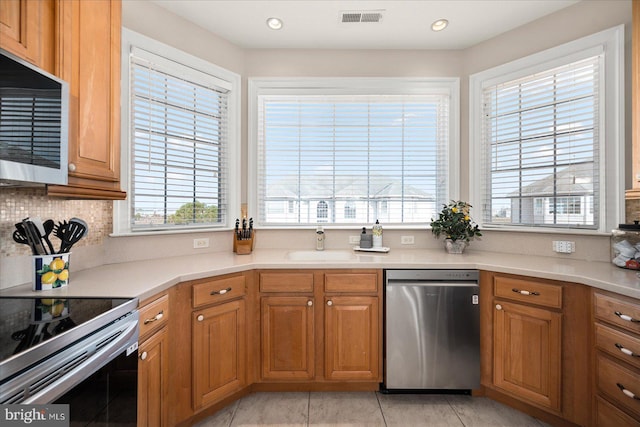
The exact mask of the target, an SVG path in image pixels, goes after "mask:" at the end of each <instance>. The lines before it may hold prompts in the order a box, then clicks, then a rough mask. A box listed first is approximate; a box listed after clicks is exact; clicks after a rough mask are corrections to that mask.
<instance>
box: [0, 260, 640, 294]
mask: <svg viewBox="0 0 640 427" xmlns="http://www.w3.org/2000/svg"><path fill="white" fill-rule="evenodd" d="M280 268H287V269H296V268H300V269H334V268H405V269H411V268H416V269H417V268H424V269H429V268H432V269H436V268H453V269H462V268H472V269H479V270H488V271H495V272H502V273H512V274H520V275H524V276H531V277H538V278H544V279H554V280H562V281H567V282H574V283H581V284H584V285H588V286H591V287H594V288H599V289H604V290H608V291H612V292H616V293H618V294H622V295H627V296H630V297H634V298H638V299H640V278H639V277H638V275H637V272H636V271H632V270H626V269H622V268H618V267H616V266H614V265H612V264H611V263H607V262H590V261H578V260H572V259H570V258H559V257H543V256H528V255H514V254H504V253H497V252H484V251H482V252H481V251H477V252H475V251H473V250H469V251H468V252H466V253H464V254H462V255H449V254H447V253H446V252H444V251H443V250H442V249H438V250H436V249H395V248H393V249H391V250H390V251H389V253H372V252H355V251H351V250H327V251H324V252H318V253H316V252H315V251H313V250H309V251H299V250H298V251H288V250H280V249H260V250H256V251H254V252H253V253H252V254H250V255H236V254H234V253H230V252H213V253H206V254H202V255H189V256H178V257H172V258H158V259H153V260H147V261H134V262H126V263H119V264H108V265H103V266H99V267H95V268H91V269H87V270H81V271H73V269H72V270H71V275H70V281H69V285H68V286H66V287H63V288H58V289H54V290H51V291H40V292H33V291H31V284H25V285H20V286H16V287H12V288H7V289H3V290H1V291H0V296H55V297H62V298H64V297H137V298H139V299H140V300H144V299H146V298H149V297H151V296H153V295H154V294H156V293H158V292H161V291H163V290H165V289H167V288H169V287H171V286H173V285H175V284H177V283H180V282H184V281H187V280H195V279H201V278H205V277H210V276H217V275H222V274H228V273H236V272H241V271H245V270H251V269H280Z"/></svg>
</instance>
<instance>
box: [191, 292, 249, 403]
mask: <svg viewBox="0 0 640 427" xmlns="http://www.w3.org/2000/svg"><path fill="white" fill-rule="evenodd" d="M245 359H246V326H245V302H244V300H236V301H231V302H228V303H225V304H221V305H218V306H214V307H210V308H207V309H204V310H200V311H196V312H194V313H193V402H194V406H195V408H194V409H198V408H202V407H204V406H208V405H210V404H212V403H214V402H216V401H218V400H220V399H222V398H224V397H226V396H227V395H229V394H231V393H233V392H235V391H237V390H240V389H241V388H242V387H243V386H244V385H245V377H246V375H245V374H246V372H245V371H246V368H245Z"/></svg>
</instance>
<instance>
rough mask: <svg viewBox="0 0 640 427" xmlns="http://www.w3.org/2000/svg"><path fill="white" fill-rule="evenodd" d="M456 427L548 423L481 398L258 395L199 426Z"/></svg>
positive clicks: (529, 426) (521, 426)
mask: <svg viewBox="0 0 640 427" xmlns="http://www.w3.org/2000/svg"><path fill="white" fill-rule="evenodd" d="M218 426H220V427H222V426H226V427H229V426H234V427H240V426H244V427H249V426H251V427H254V426H272V427H273V426H287V427H293V426H341V427H347V426H403V427H409V426H429V427H431V426H434V427H435V426H443V427H445V426H446V427H448V426H457V427H470V426H474V427H480V426H482V427H500V426H502V427H543V426H547V424H545V423H543V422H542V421H539V420H537V419H535V418H532V417H530V416H528V415H525V414H523V413H521V412H518V411H516V410H515V409H511V408H509V407H508V406H505V405H502V404H500V403H498V402H495V401H493V400H490V399H487V398H483V397H470V396H462V395H430V394H381V393H375V392H340V393H333V392H322V393H320V392H311V393H308V392H304V393H299V392H295V393H294V392H292V393H273V392H272V393H254V394H250V395H248V396H246V397H244V398H242V399H241V400H238V401H237V402H235V403H233V404H231V405H229V406H227V407H226V408H224V409H223V410H221V411H220V412H218V413H216V414H214V415H213V416H211V417H209V418H207V419H205V420H203V421H201V422H200V423H199V424H197V427H218Z"/></svg>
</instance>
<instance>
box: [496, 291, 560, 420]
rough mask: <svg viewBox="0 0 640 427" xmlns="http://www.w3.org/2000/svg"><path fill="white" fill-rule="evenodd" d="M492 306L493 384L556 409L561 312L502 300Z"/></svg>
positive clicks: (558, 396) (557, 407) (558, 393)
mask: <svg viewBox="0 0 640 427" xmlns="http://www.w3.org/2000/svg"><path fill="white" fill-rule="evenodd" d="M495 306H496V308H495V315H494V336H493V349H494V353H493V382H494V384H495V386H496V387H499V388H501V389H504V390H505V391H508V392H509V393H512V394H514V395H516V396H519V397H521V398H523V399H526V400H527V401H530V402H534V403H536V404H538V405H541V406H544V407H548V408H550V409H553V410H556V411H559V410H560V386H561V372H560V368H561V366H560V362H561V354H560V351H561V333H562V315H561V314H560V313H557V312H553V311H550V310H548V309H543V308H537V307H531V306H527V305H524V304H516V303H510V302H503V301H498V302H496V304H495Z"/></svg>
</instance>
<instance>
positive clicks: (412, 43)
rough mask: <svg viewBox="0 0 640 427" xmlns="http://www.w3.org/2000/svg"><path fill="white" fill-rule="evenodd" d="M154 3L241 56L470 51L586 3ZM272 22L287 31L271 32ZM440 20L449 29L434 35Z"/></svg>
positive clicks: (160, 0) (216, 0) (423, 0)
mask: <svg viewBox="0 0 640 427" xmlns="http://www.w3.org/2000/svg"><path fill="white" fill-rule="evenodd" d="M150 1H152V2H153V3H156V4H157V5H159V6H161V7H163V8H165V9H167V10H169V11H170V12H172V13H174V14H176V15H179V16H181V17H183V18H184V19H186V20H188V21H191V22H193V23H195V24H197V25H198V26H200V27H203V28H205V29H207V30H208V31H210V32H212V33H215V34H217V35H219V36H220V37H222V38H224V39H227V40H228V41H230V42H231V43H233V44H235V45H237V46H239V47H242V48H259V49H264V48H303V49H312V48H318V49H464V48H467V47H469V46H473V45H475V44H477V43H479V42H482V41H484V40H487V39H490V38H492V37H494V36H497V35H498V34H501V33H504V32H506V31H509V30H511V29H513V28H516V27H519V26H521V25H524V24H526V23H528V22H531V21H534V20H536V19H538V18H540V17H542V16H545V15H548V14H550V13H553V12H556V11H558V10H560V9H563V8H565V7H567V6H570V5H572V4H575V3H577V2H579V1H580V0H385V1H370V0H348V1H347V0H344V1H336V0H313V1H307V0H288V1H287V0H284V1H282V0H279V1H271V0H150ZM584 1H588V0H584ZM370 10H375V11H381V12H382V14H383V18H382V21H381V22H380V23H342V22H340V17H341V13H342V12H344V11H370ZM269 17H278V18H280V19H282V21H283V22H284V27H283V28H282V29H281V30H279V31H274V30H271V29H269V28H267V25H266V20H267V18H269ZM440 18H445V19H448V20H449V27H448V28H447V29H445V30H444V31H441V32H439V33H436V32H433V31H432V30H431V28H430V27H431V23H432V22H433V21H435V20H437V19H440Z"/></svg>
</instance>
